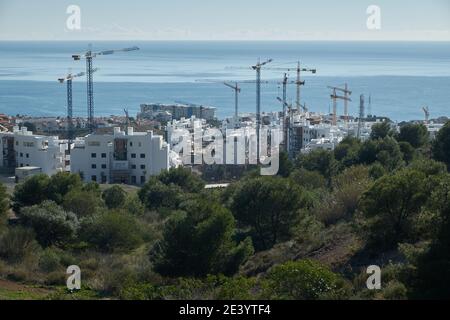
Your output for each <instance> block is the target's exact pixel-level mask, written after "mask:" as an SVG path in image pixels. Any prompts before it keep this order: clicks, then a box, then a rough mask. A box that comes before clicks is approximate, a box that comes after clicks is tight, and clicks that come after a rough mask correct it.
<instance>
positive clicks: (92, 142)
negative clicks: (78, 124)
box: [88, 141, 100, 147]
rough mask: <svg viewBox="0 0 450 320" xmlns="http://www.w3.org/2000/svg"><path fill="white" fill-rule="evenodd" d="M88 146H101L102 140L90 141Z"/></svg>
mask: <svg viewBox="0 0 450 320" xmlns="http://www.w3.org/2000/svg"><path fill="white" fill-rule="evenodd" d="M88 146H89V147H100V141H89V142H88Z"/></svg>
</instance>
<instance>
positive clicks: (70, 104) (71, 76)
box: [58, 69, 98, 153]
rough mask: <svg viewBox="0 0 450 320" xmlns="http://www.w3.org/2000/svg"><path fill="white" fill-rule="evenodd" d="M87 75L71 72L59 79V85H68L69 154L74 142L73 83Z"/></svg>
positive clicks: (95, 70) (93, 71) (94, 70)
mask: <svg viewBox="0 0 450 320" xmlns="http://www.w3.org/2000/svg"><path fill="white" fill-rule="evenodd" d="M97 70H98V69H93V70H92V73H95V72H97ZM84 75H86V73H85V72H80V73H77V74H72V72H70V71H69V73H68V74H67V75H66V76H64V77H63V78H59V79H58V81H59V83H62V84H63V83H64V82H65V83H66V84H67V137H68V139H69V153H70V144H71V142H72V140H73V138H74V137H73V131H74V130H73V99H72V81H73V79H75V78H79V77H83V76H84Z"/></svg>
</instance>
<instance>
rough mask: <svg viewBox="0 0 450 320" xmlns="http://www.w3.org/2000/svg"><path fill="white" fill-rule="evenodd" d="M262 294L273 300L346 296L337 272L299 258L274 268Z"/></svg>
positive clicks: (269, 274)
mask: <svg viewBox="0 0 450 320" xmlns="http://www.w3.org/2000/svg"><path fill="white" fill-rule="evenodd" d="M264 295H265V296H266V297H267V298H268V299H274V300H319V299H333V298H334V299H338V298H342V297H343V296H345V289H344V282H343V280H342V279H341V278H340V277H339V276H338V275H337V274H335V273H333V272H331V271H330V270H329V269H327V268H325V267H323V266H321V265H320V264H319V263H317V262H314V261H312V260H301V261H297V262H294V261H291V262H287V263H285V264H282V265H278V266H275V267H273V268H272V269H271V270H270V271H269V273H268V275H267V279H266V284H265V288H264Z"/></svg>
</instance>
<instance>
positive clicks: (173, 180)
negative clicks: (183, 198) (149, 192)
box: [157, 167, 205, 193]
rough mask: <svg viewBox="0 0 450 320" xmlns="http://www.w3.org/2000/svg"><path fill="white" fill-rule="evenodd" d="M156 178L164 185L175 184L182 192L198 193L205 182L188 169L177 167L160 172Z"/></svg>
mask: <svg viewBox="0 0 450 320" xmlns="http://www.w3.org/2000/svg"><path fill="white" fill-rule="evenodd" d="M157 179H158V180H159V181H160V182H161V183H163V184H165V185H166V186H170V185H176V186H178V187H180V188H181V189H182V190H183V191H184V192H190V193H198V192H200V191H202V190H203V188H204V187H205V183H204V182H203V181H202V179H200V177H198V176H197V175H195V174H193V173H192V172H191V171H190V170H189V169H187V168H183V167H178V168H171V169H170V170H169V171H164V172H163V173H161V174H160V175H159V176H158V177H157Z"/></svg>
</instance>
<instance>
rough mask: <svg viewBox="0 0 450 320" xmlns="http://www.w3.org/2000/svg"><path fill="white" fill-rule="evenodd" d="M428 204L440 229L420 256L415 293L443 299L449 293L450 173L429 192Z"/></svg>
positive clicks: (417, 296)
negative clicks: (438, 217)
mask: <svg viewBox="0 0 450 320" xmlns="http://www.w3.org/2000/svg"><path fill="white" fill-rule="evenodd" d="M430 207H431V209H432V210H435V211H436V212H438V213H439V215H440V218H441V223H440V230H439V232H438V233H437V236H436V238H435V239H433V242H432V244H431V248H430V250H429V251H428V252H427V253H426V254H425V255H423V256H422V257H421V258H420V259H419V263H418V266H417V270H418V271H417V282H416V284H415V288H414V296H415V298H425V299H444V298H448V297H449V296H450V274H449V270H450V176H448V175H447V176H446V178H445V179H442V181H441V182H440V183H439V186H438V187H437V188H436V190H435V191H434V192H433V193H432V195H431V197H430Z"/></svg>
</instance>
